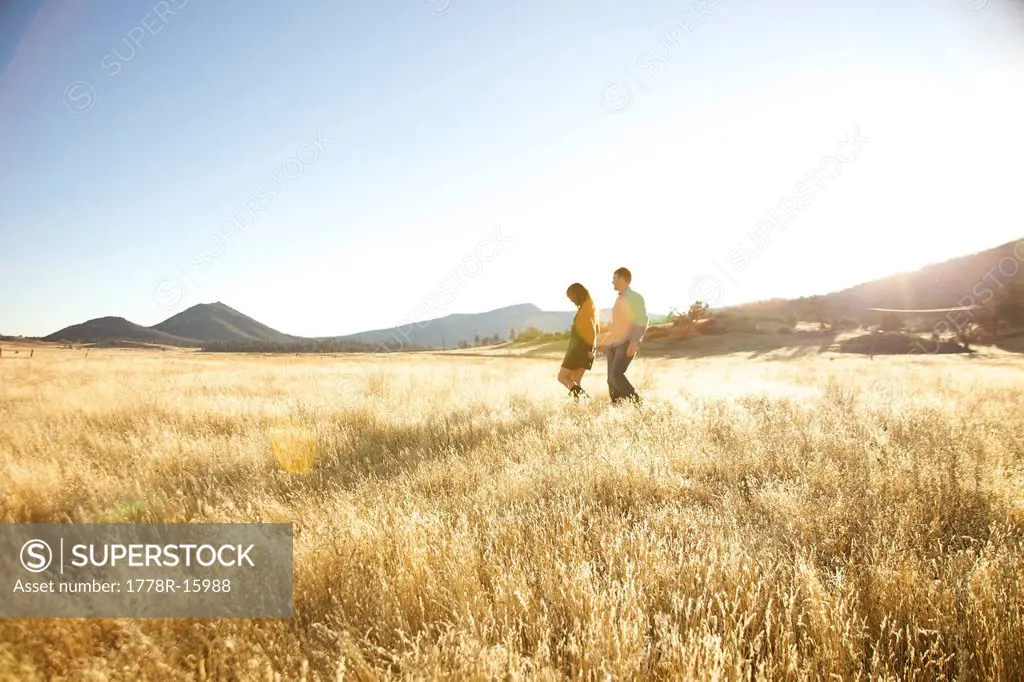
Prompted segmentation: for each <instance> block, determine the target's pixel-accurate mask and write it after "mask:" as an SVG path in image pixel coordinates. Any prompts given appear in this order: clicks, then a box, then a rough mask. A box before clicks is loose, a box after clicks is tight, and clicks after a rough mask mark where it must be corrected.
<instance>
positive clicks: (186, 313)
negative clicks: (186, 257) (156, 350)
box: [151, 301, 302, 343]
mask: <svg viewBox="0 0 1024 682" xmlns="http://www.w3.org/2000/svg"><path fill="white" fill-rule="evenodd" d="M151 329H155V330H157V331H160V332H164V333H166V334H170V335H172V336H177V337H181V338H186V339H198V340H199V341H273V342H275V343H287V342H289V341H301V340H302V339H301V338H300V337H298V336H290V335H289V334H284V333H282V332H279V331H277V330H276V329H271V328H270V327H268V326H267V325H265V324H263V323H262V322H257V321H256V320H254V319H252V318H251V317H249V316H248V315H243V314H242V313H240V312H238V311H237V310H235V309H234V308H232V307H230V306H227V305H225V304H223V303H221V302H220V301H217V302H216V303H200V304H198V305H194V306H192V307H191V308H189V309H188V310H183V311H181V312H180V313H178V314H177V315H174V316H172V317H169V318H167V319H166V320H164V321H163V322H161V323H160V324H157V325H153V327H151Z"/></svg>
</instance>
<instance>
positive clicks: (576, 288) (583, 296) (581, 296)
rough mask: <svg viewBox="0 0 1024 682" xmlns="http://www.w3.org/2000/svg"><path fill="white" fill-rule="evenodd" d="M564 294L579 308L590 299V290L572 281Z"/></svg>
mask: <svg viewBox="0 0 1024 682" xmlns="http://www.w3.org/2000/svg"><path fill="white" fill-rule="evenodd" d="M565 295H566V296H568V297H569V300H570V301H572V302H573V303H575V304H576V307H577V308H579V307H580V306H581V305H583V304H584V303H586V302H587V301H589V300H590V292H589V291H587V288H586V287H585V286H583V285H582V284H580V283H579V282H573V283H572V284H570V285H569V288H568V289H566V290H565Z"/></svg>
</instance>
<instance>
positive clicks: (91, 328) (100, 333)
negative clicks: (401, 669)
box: [43, 317, 198, 346]
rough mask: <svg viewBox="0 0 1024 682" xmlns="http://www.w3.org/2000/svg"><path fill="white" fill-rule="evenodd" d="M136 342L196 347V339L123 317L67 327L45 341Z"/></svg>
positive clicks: (96, 319)
mask: <svg viewBox="0 0 1024 682" xmlns="http://www.w3.org/2000/svg"><path fill="white" fill-rule="evenodd" d="M115 340H116V341H136V342H140V343H162V344H165V345H168V346H195V345H198V344H197V342H196V341H195V340H194V339H186V338H182V337H179V336H174V335H173V334H168V333H166V332H163V331H160V330H158V329H154V328H152V327H143V326H141V325H137V324H135V323H134V322H129V321H128V320H126V319H124V318H123V317H97V318H95V319H92V320H88V321H86V322H82V323H81V324H75V325H71V326H70V327H65V328H64V329H61V330H60V331H57V332H54V333H53V334H50V335H49V336H46V337H43V341H65V342H75V343H99V342H106V341H115Z"/></svg>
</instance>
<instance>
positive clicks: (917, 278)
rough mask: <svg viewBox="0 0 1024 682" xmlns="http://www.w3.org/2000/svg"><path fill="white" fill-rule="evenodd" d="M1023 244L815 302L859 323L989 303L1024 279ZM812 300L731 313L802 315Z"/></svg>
mask: <svg viewBox="0 0 1024 682" xmlns="http://www.w3.org/2000/svg"><path fill="white" fill-rule="evenodd" d="M1018 243H1024V242H1010V243H1008V244H1003V245H1001V246H997V247H995V248H992V249H987V250H985V251H979V252H977V253H972V254H970V255H967V256H960V257H957V258H951V259H949V260H946V261H943V262H941V263H935V264H932V265H926V266H925V267H923V268H921V269H919V270H914V271H912V272H904V273H900V274H896V275H891V276H889V277H883V278H881V279H876V280H872V281H870V282H865V283H863V284H858V285H856V286H853V287H850V288H848V289H843V290H842V291H836V292H832V293H829V294H824V295H822V296H818V297H812V298H814V299H819V300H820V301H821V302H822V303H824V304H825V306H826V307H827V309H828V310H829V311H830V312H831V314H833V315H839V316H849V317H851V318H854V319H862V318H865V317H866V316H867V317H870V313H869V312H868V310H867V309H868V308H893V309H897V310H929V309H934V308H952V307H956V306H964V305H979V304H984V303H986V302H988V300H989V299H990V298H991V296H992V294H993V293H994V292H996V291H998V290H999V289H1000V288H1001V287H1003V286H1005V285H1006V283H1007V282H1009V281H1010V280H1011V279H1014V278H1016V279H1021V277H1022V276H1024V264H1022V263H1021V260H1022V257H1024V251H1022V249H1024V246H1017V244H1018ZM1000 265H1002V269H1000ZM1014 276H1016V277H1014ZM810 300H811V298H808V297H803V298H798V299H772V300H770V301H758V302H755V303H746V304H743V305H739V306H731V307H728V308H726V310H727V311H733V312H737V313H771V314H772V315H786V314H789V313H790V312H799V311H801V310H802V309H803V308H804V307H806V305H807V304H808V303H809V301H810Z"/></svg>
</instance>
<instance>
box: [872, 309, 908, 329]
mask: <svg viewBox="0 0 1024 682" xmlns="http://www.w3.org/2000/svg"><path fill="white" fill-rule="evenodd" d="M878 326H879V328H881V330H882V331H887V332H888V331H901V330H902V329H903V328H904V327H905V325H904V324H903V318H901V317H900V316H899V315H897V314H896V313H885V314H883V315H882V319H881V320H880V321H879V325H878Z"/></svg>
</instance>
